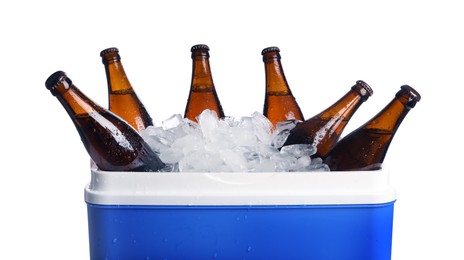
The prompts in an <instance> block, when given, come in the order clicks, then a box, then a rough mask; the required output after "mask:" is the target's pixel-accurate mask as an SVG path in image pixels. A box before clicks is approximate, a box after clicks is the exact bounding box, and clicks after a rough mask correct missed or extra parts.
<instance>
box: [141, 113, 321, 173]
mask: <svg viewBox="0 0 464 260" xmlns="http://www.w3.org/2000/svg"><path fill="white" fill-rule="evenodd" d="M197 121H198V123H197V122H194V121H191V120H189V119H186V118H183V117H182V116H181V115H180V114H175V115H173V116H172V117H170V118H169V119H167V120H165V121H163V122H162V126H158V127H156V126H150V127H148V128H146V129H145V130H144V131H142V133H141V134H142V137H143V138H144V139H145V140H146V141H147V143H148V144H149V145H150V146H151V147H152V149H154V150H155V151H156V152H157V153H158V154H159V157H160V159H161V160H162V161H163V162H164V163H166V164H167V165H168V166H169V167H168V169H169V171H174V172H302V171H329V168H328V166H327V165H325V164H323V162H322V160H321V159H320V158H314V159H311V158H310V156H311V155H313V154H314V153H315V152H316V149H315V147H314V146H313V145H308V144H297V145H289V146H284V147H282V145H283V144H284V142H285V140H286V138H287V136H288V133H289V131H290V130H291V129H292V128H293V127H294V126H295V125H296V122H295V121H292V120H289V121H284V122H281V123H279V124H277V126H276V127H275V128H274V127H273V126H272V123H271V122H270V121H269V120H268V119H267V118H266V117H265V116H263V115H262V114H260V113H258V112H255V113H253V114H252V115H251V116H249V117H242V118H240V120H235V119H234V118H232V117H225V118H221V119H218V117H217V115H216V113H215V112H214V111H212V110H205V111H203V112H202V113H201V114H200V115H199V116H198V117H197Z"/></svg>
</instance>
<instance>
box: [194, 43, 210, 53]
mask: <svg viewBox="0 0 464 260" xmlns="http://www.w3.org/2000/svg"><path fill="white" fill-rule="evenodd" d="M190 51H191V52H194V51H209V47H208V45H206V44H196V45H193V46H192V48H191V49H190Z"/></svg>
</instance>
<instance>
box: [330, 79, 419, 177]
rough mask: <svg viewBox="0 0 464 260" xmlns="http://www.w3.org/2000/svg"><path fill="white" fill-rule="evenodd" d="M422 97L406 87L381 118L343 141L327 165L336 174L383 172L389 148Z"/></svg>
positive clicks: (375, 117)
mask: <svg viewBox="0 0 464 260" xmlns="http://www.w3.org/2000/svg"><path fill="white" fill-rule="evenodd" d="M420 99H421V95H420V94H419V92H417V91H416V90H415V89H414V88H412V87H410V86H408V85H403V86H401V89H400V90H399V91H398V92H397V93H396V95H395V97H394V98H393V100H392V101H390V103H388V104H387V105H386V106H385V107H384V108H383V109H382V110H381V111H380V112H379V113H378V114H377V115H375V116H374V117H372V118H371V119H370V120H368V121H367V122H366V123H365V124H364V125H362V126H360V127H359V128H357V129H356V130H354V131H352V132H351V133H349V134H348V135H347V136H345V137H344V138H342V139H341V140H340V141H339V142H338V143H337V145H336V146H335V147H334V148H333V149H332V150H331V151H330V152H329V153H328V154H327V156H326V158H324V162H325V163H326V164H327V165H328V166H329V167H330V169H331V170H332V171H355V170H357V171H366V170H378V169H381V168H382V164H383V161H384V159H385V156H386V154H387V152H388V148H389V147H390V144H391V142H392V140H393V137H394V136H395V134H396V132H397V130H398V128H399V126H400V125H401V123H402V122H403V119H404V118H405V117H406V115H407V114H408V112H409V111H410V110H411V109H412V108H414V107H415V105H416V103H417V102H418V101H419V100H420Z"/></svg>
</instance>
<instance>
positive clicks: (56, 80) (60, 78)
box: [45, 70, 72, 94]
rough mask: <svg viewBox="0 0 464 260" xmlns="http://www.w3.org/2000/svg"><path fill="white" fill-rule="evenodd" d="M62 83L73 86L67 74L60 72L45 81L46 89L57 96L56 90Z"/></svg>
mask: <svg viewBox="0 0 464 260" xmlns="http://www.w3.org/2000/svg"><path fill="white" fill-rule="evenodd" d="M61 82H65V83H66V84H67V85H68V86H69V85H71V84H72V81H71V79H70V78H68V76H66V73H64V72H63V71H60V70H59V71H57V72H55V73H53V74H52V75H50V77H48V79H47V80H46V81H45V87H47V89H48V90H50V91H51V92H52V93H53V94H56V93H55V92H56V91H55V89H56V87H57V86H58V85H59V84H60V83H61Z"/></svg>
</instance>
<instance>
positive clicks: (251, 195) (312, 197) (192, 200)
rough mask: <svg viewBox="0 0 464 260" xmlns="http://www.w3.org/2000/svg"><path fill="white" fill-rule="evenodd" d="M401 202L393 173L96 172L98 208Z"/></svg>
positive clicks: (90, 196)
mask: <svg viewBox="0 0 464 260" xmlns="http://www.w3.org/2000/svg"><path fill="white" fill-rule="evenodd" d="M395 200H396V190H395V189H394V188H393V187H392V186H391V185H390V175H389V171H388V170H385V169H382V170H376V171H347V172H336V171H334V172H260V173H247V172H244V173H236V172H231V173H224V172H218V173H177V172H176V173H174V172H168V173H167V172H107V171H99V170H97V169H95V168H92V169H91V181H90V183H89V184H88V185H86V187H85V201H86V202H87V203H90V204H98V205H154V206H157V205H159V206H170V205H173V206H179V205H185V206H195V205H198V206H200V205H205V206H207V205H212V206H216V205H217V206H219V205H231V206H232V205H245V206H253V205H348V204H383V203H388V202H393V201H395Z"/></svg>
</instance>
